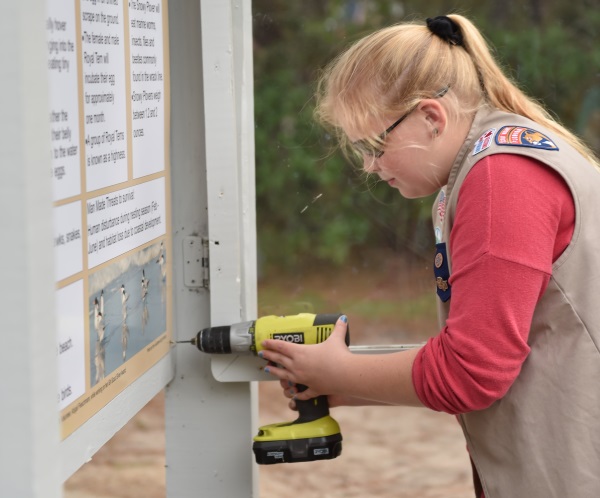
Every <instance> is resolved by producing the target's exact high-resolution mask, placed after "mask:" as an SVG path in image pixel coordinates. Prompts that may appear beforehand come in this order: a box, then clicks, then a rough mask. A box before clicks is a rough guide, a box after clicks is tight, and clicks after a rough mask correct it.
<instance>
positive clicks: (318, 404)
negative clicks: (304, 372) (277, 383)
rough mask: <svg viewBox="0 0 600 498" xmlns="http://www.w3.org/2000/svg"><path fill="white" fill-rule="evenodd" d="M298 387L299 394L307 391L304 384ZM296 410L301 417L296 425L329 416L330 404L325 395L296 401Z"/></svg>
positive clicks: (296, 421)
mask: <svg viewBox="0 0 600 498" xmlns="http://www.w3.org/2000/svg"><path fill="white" fill-rule="evenodd" d="M296 387H297V388H298V392H302V391H306V386H305V385H303V384H298V385H297V386H296ZM296 408H298V415H299V416H298V418H297V419H296V420H295V421H294V423H304V422H311V421H313V420H317V419H319V418H322V417H326V416H327V415H329V403H328V402H327V396H326V395H324V394H322V395H321V396H317V397H316V398H311V399H307V400H296Z"/></svg>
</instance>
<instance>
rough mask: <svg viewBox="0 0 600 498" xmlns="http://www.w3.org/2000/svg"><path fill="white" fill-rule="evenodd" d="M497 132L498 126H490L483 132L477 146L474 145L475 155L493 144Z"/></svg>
mask: <svg viewBox="0 0 600 498" xmlns="http://www.w3.org/2000/svg"><path fill="white" fill-rule="evenodd" d="M495 134H496V128H490V129H489V130H486V131H484V132H483V135H481V136H480V137H479V138H478V139H477V142H475V147H473V155H476V154H479V153H480V152H482V151H484V150H485V149H487V148H488V147H489V146H490V145H492V140H493V139H494V135H495Z"/></svg>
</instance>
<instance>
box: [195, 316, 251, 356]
mask: <svg viewBox="0 0 600 498" xmlns="http://www.w3.org/2000/svg"><path fill="white" fill-rule="evenodd" d="M253 339H254V322H243V323H236V324H234V325H223V326H220V327H208V328H206V329H202V330H201V331H200V332H198V334H197V335H196V340H195V342H194V344H195V345H196V347H197V348H198V349H199V350H200V351H202V352H203V353H210V354H232V353H233V354H244V353H245V354H249V353H251V352H252V346H253Z"/></svg>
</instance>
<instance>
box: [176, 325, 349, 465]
mask: <svg viewBox="0 0 600 498" xmlns="http://www.w3.org/2000/svg"><path fill="white" fill-rule="evenodd" d="M340 316H341V315H339V314H337V315H336V314H331V315H322V314H320V315H314V314H311V313H300V314H299V315H291V316H265V317H262V318H259V319H257V320H255V321H251V322H244V323H236V324H233V325H226V326H221V327H210V328H206V329H203V330H201V331H200V332H198V334H197V335H196V337H194V338H192V339H191V340H189V341H178V342H186V343H191V344H192V345H194V346H196V347H197V348H198V349H199V350H200V351H202V352H204V353H211V354H254V355H257V354H258V352H259V351H260V350H261V349H262V346H261V344H262V341H264V340H265V339H279V340H282V341H289V342H293V343H297V344H318V343H321V342H323V341H325V340H326V339H327V338H328V337H329V336H330V335H331V332H332V331H333V328H334V326H335V323H336V322H337V319H338V318H339V317H340ZM349 343H350V335H349V332H348V333H346V344H347V345H349ZM297 388H298V392H302V391H304V390H305V389H306V386H302V385H298V386H297ZM296 407H297V408H298V414H299V416H298V418H297V419H296V420H294V421H293V422H283V423H276V424H270V425H265V426H262V427H260V428H259V430H258V434H257V435H256V436H255V437H254V444H253V445H252V450H253V451H254V455H255V457H256V462H257V463H259V464H273V463H284V462H307V461H313V460H328V459H332V458H336V457H337V456H339V455H340V453H341V451H342V434H341V432H340V427H339V425H338V423H337V422H336V421H335V420H334V419H333V418H332V417H331V416H330V415H329V405H328V403H327V396H318V397H316V398H312V399H309V400H306V401H300V400H297V401H296Z"/></svg>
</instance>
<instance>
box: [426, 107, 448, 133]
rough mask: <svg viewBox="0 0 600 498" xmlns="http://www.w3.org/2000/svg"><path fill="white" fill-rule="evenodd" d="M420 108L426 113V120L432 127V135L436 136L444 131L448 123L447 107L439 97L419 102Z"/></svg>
mask: <svg viewBox="0 0 600 498" xmlns="http://www.w3.org/2000/svg"><path fill="white" fill-rule="evenodd" d="M419 109H420V111H421V112H423V113H424V114H425V120H426V121H427V123H428V124H429V126H430V128H431V130H430V131H431V135H432V136H433V137H434V138H435V137H436V136H437V135H441V134H442V133H444V130H445V129H446V126H447V125H448V115H447V114H446V109H445V108H444V106H443V105H442V104H440V102H439V100H437V99H425V100H422V101H421V103H420V104H419Z"/></svg>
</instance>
